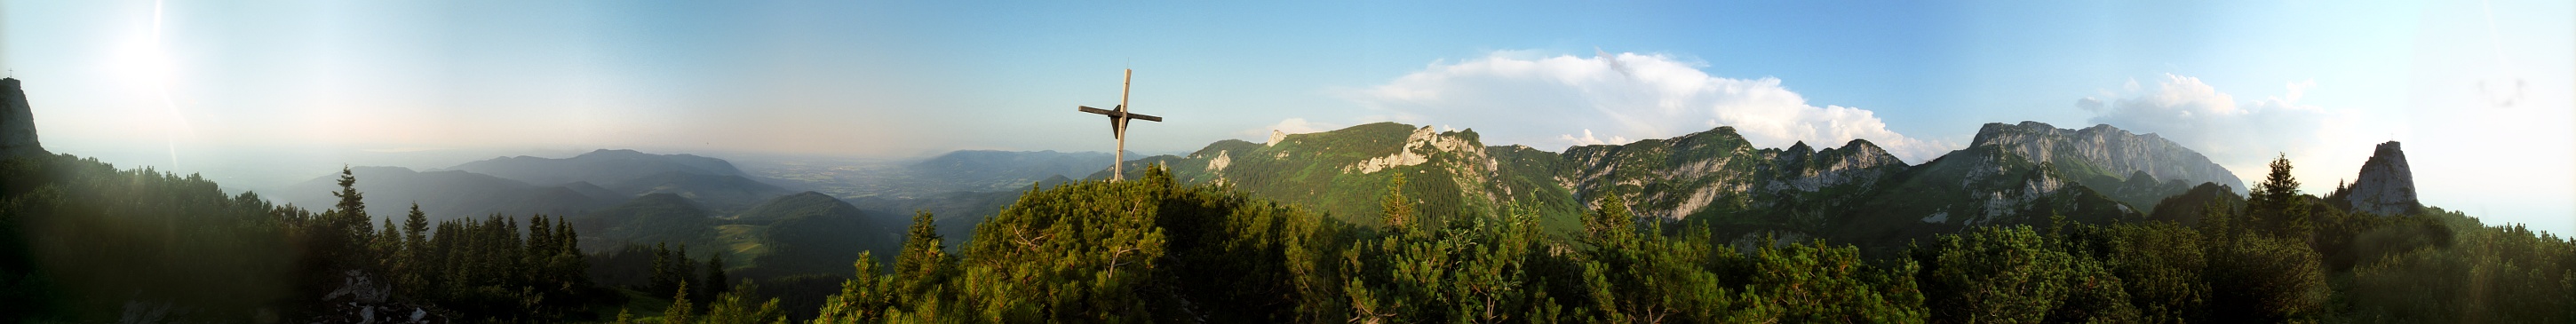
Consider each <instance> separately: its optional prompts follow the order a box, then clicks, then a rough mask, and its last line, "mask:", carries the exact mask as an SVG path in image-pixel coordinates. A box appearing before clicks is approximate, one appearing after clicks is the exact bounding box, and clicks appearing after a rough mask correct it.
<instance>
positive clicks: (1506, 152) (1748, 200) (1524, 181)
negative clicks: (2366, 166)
mask: <svg viewBox="0 0 2576 324" xmlns="http://www.w3.org/2000/svg"><path fill="white" fill-rule="evenodd" d="M1274 138H1277V140H1274V141H1273V142H1272V143H1250V142H1244V141H1236V140H1227V141H1219V142H1217V143H1214V144H1210V145H1208V146H1207V147H1206V148H1204V149H1201V150H1199V151H1198V152H1195V153H1191V154H1189V155H1187V156H1157V157H1150V158H1145V159H1142V160H1139V162H1142V163H1130V164H1129V165H1128V168H1130V169H1131V170H1129V174H1135V173H1136V172H1139V171H1138V170H1140V169H1142V168H1144V167H1145V166H1146V165H1151V164H1161V165H1165V166H1167V167H1169V168H1170V169H1171V170H1172V171H1173V173H1174V175H1175V176H1176V177H1177V178H1179V179H1180V180H1182V181H1186V182H1192V183H1227V184H1232V185H1234V186H1235V187H1236V188H1240V189H1243V190H1245V191H1248V192H1251V193H1252V194H1254V195H1255V196H1257V197H1263V198H1267V199H1273V200H1278V201H1282V202H1287V203H1291V204H1299V205H1305V206H1309V207H1310V208H1315V209H1317V210H1321V211H1325V212H1327V213H1328V214H1329V215H1331V217H1335V218H1340V219H1342V220H1344V221H1348V222H1353V223H1360V224H1375V223H1376V222H1377V220H1376V217H1377V211H1376V209H1377V208H1378V207H1377V203H1376V201H1377V199H1378V197H1380V196H1381V195H1383V194H1384V193H1385V192H1386V189H1385V187H1386V186H1387V184H1389V183H1390V180H1391V179H1392V178H1393V176H1395V175H1403V176H1404V177H1405V178H1406V180H1407V182H1406V183H1407V184H1406V187H1405V188H1404V191H1405V192H1406V193H1407V194H1408V195H1411V196H1413V197H1415V198H1416V199H1419V200H1421V201H1420V202H1421V203H1423V204H1425V205H1427V206H1438V207H1426V208H1422V210H1426V211H1435V212H1436V211H1443V210H1456V211H1460V212H1466V213H1501V212H1505V211H1506V206H1509V205H1514V204H1517V205H1519V206H1521V207H1522V208H1527V209H1529V210H1533V211H1535V212H1536V213H1538V214H1539V215H1540V219H1541V222H1542V224H1543V225H1544V226H1547V227H1548V228H1550V229H1551V230H1552V231H1555V232H1570V231H1574V230H1578V229H1579V225H1577V222H1576V221H1575V219H1577V217H1578V216H1579V215H1580V213H1581V212H1582V211H1584V210H1589V209H1591V208H1594V207H1597V205H1598V204H1599V203H1601V202H1603V201H1604V200H1603V199H1604V198H1606V197H1611V196H1617V197H1620V198H1622V199H1623V200H1625V201H1626V202H1627V203H1628V204H1629V207H1630V208H1631V209H1632V210H1635V211H1636V212H1637V213H1638V214H1639V215H1640V216H1641V217H1656V218H1661V219H1666V220H1670V221H1689V222H1706V223H1711V224H1715V225H1720V226H1718V228H1719V229H1721V230H1723V231H1725V233H1720V234H1721V235H1727V236H1730V237H1733V238H1735V239H1736V240H1738V241H1739V242H1750V241H1753V240H1756V239H1759V238H1761V237H1766V236H1767V237H1774V238H1779V239H1784V240H1797V239H1802V238H1828V239H1834V240H1837V241H1840V242H1849V243H1854V244H1860V245H1863V246H1864V247H1872V248H1891V247H1896V246H1900V245H1902V244H1904V243H1905V242H1907V241H1909V240H1911V239H1915V238H1921V237H1928V236H1929V235H1931V234H1936V233H1946V232H1949V231H1953V230H1956V229H1959V228H1964V227H1967V226H1975V225H1990V224H2036V223H2042V222H2045V221H2046V220H2047V219H2048V218H2049V217H2050V216H2051V215H2063V216H2067V217H2069V218H2072V219H2076V220H2084V221H2112V220H2138V219H2144V217H2146V215H2148V214H2149V213H2151V212H2152V211H2153V209H2154V208H2156V205H2157V204H2158V203H2160V202H2161V200H2162V199H2164V198H2166V197H2170V196H2173V195H2176V194H2181V193H2184V192H2186V191H2188V190H2191V188H2192V187H2193V184H2199V183H2204V182H2205V183H2215V184H2217V185H2219V186H2221V187H2222V188H2241V187H2242V186H2243V184H2242V181H2241V180H2238V179H2236V178H2235V176H2234V175H2233V173H2230V172H2228V171H2227V170H2226V168H2224V167H2220V166H2219V165H2217V164H2216V163H2212V162H2210V161H2209V159H2208V158H2207V157H2205V156H2202V155H2201V154H2199V153H2197V152H2193V151H2191V150H2189V149H2186V148H2183V147H2182V146H2180V145H2177V144H2174V143H2173V142H2172V141H2169V140H2165V139H2163V138H2161V137H2158V136H2155V135H2152V134H2148V135H2139V134H2132V133H2129V132H2127V131H2122V130H2119V129H2117V128H2113V127H2110V126H2107V125H2104V126H2094V127H2090V128H2085V129H2082V130H2070V129H2060V128H2056V127H2053V126H2050V125H2048V124H2043V123H2037V122H2023V123H2018V124H2002V123H1993V124H1986V125H1985V126H1984V127H1982V128H1980V129H1979V131H1978V134H1977V136H1976V138H1977V140H1976V141H1975V142H1974V143H1973V144H1971V145H1970V146H1969V147H1967V148H1964V149H1960V150H1957V151H1953V152H1950V153H1948V154H1945V155H1943V156H1941V157H1939V158H1936V159H1933V160H1931V161H1926V162H1924V163H1923V164H1921V165H1906V164H1905V163H1904V162H1903V161H1900V160H1898V159H1896V158H1895V157H1894V156H1892V155H1889V154H1888V153H1887V152H1886V151H1885V150H1883V149H1881V148H1879V147H1878V146H1877V145H1875V144H1873V143H1870V142H1869V141H1866V140H1853V141H1850V142H1847V143H1843V144H1842V145H1841V146H1839V147H1833V148H1825V149H1816V148H1813V147H1810V146H1808V145H1807V144H1806V143H1803V142H1802V143H1797V144H1795V145H1792V146H1790V147H1788V148H1756V147H1754V146H1753V145H1752V144H1751V143H1750V142H1748V141H1746V140H1745V139H1744V137H1743V136H1741V135H1740V134H1738V133H1737V132H1736V131H1735V129H1734V128H1732V127H1718V128H1715V129H1711V130H1708V131H1704V132H1699V133H1693V134H1687V135H1682V136H1679V137H1675V138H1670V139H1648V140H1642V141H1637V142H1633V143H1628V144H1621V145H1587V146H1576V147H1571V148H1567V149H1566V150H1564V152H1563V153H1553V152H1547V151H1541V150H1537V149H1533V148H1530V147H1526V146H1518V145H1513V146H1485V145H1483V144H1482V143H1481V142H1480V141H1479V136H1478V135H1477V134H1476V133H1475V131H1474V130H1463V131H1451V132H1436V131H1433V130H1432V129H1431V128H1430V127H1414V126H1411V125H1403V124H1396V123H1376V124H1367V125H1359V126H1352V127H1349V128H1344V129H1340V130H1334V131H1329V132H1322V133H1312V134H1294V135H1286V136H1282V137H1274ZM1107 175H1108V174H1107V172H1105V171H1103V172H1098V173H1095V174H1094V175H1092V177H1091V178H1093V179H1100V178H1106V177H1107ZM1452 207H1454V208H1452Z"/></svg>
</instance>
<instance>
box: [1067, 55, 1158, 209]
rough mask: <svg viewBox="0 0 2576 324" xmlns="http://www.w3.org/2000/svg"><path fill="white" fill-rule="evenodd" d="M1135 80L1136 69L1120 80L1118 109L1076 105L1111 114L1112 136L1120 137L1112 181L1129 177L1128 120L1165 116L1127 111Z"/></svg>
mask: <svg viewBox="0 0 2576 324" xmlns="http://www.w3.org/2000/svg"><path fill="white" fill-rule="evenodd" d="M1135 81H1136V70H1132V69H1131V70H1127V79H1126V80H1121V81H1119V83H1118V110H1108V109H1100V108H1091V106H1074V108H1075V109H1074V110H1078V111H1082V112H1087V113H1094V114H1101V115H1105V116H1109V133H1110V136H1111V137H1117V138H1118V151H1117V155H1116V157H1114V158H1113V159H1115V160H1113V161H1111V162H1110V163H1109V179H1110V180H1111V181H1117V180H1126V179H1127V121H1128V120H1137V119H1141V120H1145V121H1150V122H1161V121H1163V117H1154V116H1149V115H1145V114H1138V113H1130V112H1127V88H1128V87H1130V86H1134V85H1135Z"/></svg>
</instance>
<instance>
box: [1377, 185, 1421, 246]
mask: <svg viewBox="0 0 2576 324" xmlns="http://www.w3.org/2000/svg"><path fill="white" fill-rule="evenodd" d="M1394 178H1395V179H1393V180H1387V185H1386V196H1385V197H1384V198H1381V199H1379V201H1378V206H1379V207H1378V208H1379V209H1381V210H1383V211H1384V212H1385V213H1384V214H1383V215H1384V216H1382V217H1384V219H1383V221H1384V222H1385V223H1386V228H1387V229H1388V230H1390V231H1399V232H1401V231H1407V230H1411V229H1414V228H1415V227H1417V226H1415V224H1414V222H1416V220H1415V219H1414V218H1415V217H1414V212H1413V197H1406V196H1404V175H1402V174H1397V175H1395V177H1394Z"/></svg>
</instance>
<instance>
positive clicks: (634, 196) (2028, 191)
mask: <svg viewBox="0 0 2576 324" xmlns="http://www.w3.org/2000/svg"><path fill="white" fill-rule="evenodd" d="M1109 158H1110V157H1109V155H1108V154H1106V153H1093V152H1078V153H1065V152H1054V151H1042V152H998V151H959V152H952V153H949V154H945V155H941V156H938V157H934V158H930V159H925V160H919V161H911V162H904V163H900V164H891V165H888V164H876V165H871V166H867V167H859V168H852V167H845V166H840V167H836V166H830V165H828V164H814V165H791V164H785V163H782V164H779V165H760V166H758V167H757V168H756V169H758V170H760V171H756V172H745V171H744V170H743V169H737V168H736V167H735V165H734V164H733V163H731V162H728V161H725V160H722V159H716V158H708V157H701V156H695V155H686V154H674V155H664V154H648V153H642V152H636V151H629V150H599V151H594V152H591V153H588V154H582V155H580V156H575V157H572V158H564V159H549V158H536V157H524V156H522V157H506V158H496V159H492V160H485V161H477V162H472V163H466V164H463V165H458V166H457V167H454V168H450V169H448V170H443V171H428V172H414V171H411V170H407V169H400V168H375V167H370V168H358V169H357V172H358V173H359V174H358V175H359V183H360V189H361V190H364V191H366V192H368V195H369V196H368V197H369V200H370V207H371V208H373V209H376V210H371V212H374V213H378V214H379V215H399V214H398V213H399V208H401V207H407V202H409V201H421V202H422V203H423V205H422V206H423V208H424V209H426V210H431V211H432V212H433V213H434V214H445V215H462V216H479V215H484V214H491V213H502V214H510V215H524V214H527V213H537V212H542V213H549V214H557V215H579V216H577V217H575V218H574V220H575V222H576V224H577V225H578V226H579V228H580V229H581V230H582V233H584V234H586V236H590V237H589V238H585V242H584V243H585V247H588V248H592V249H596V250H605V249H614V248H617V247H618V246H622V245H624V244H630V243H632V244H650V243H654V242H667V243H674V244H689V245H692V246H705V247H707V248H701V249H696V250H693V251H723V252H724V253H727V254H728V255H731V256H733V257H734V258H733V259H734V261H735V262H734V263H733V264H735V265H736V266H738V267H749V268H752V269H753V270H751V271H753V272H749V273H746V275H761V276H771V275H789V274H799V273H817V272H819V273H832V271H842V270H845V269H841V268H843V267H846V266H847V263H848V261H851V260H853V259H855V258H856V257H857V255H856V252H857V251H861V250H890V249H892V248H894V247H895V246H899V245H900V244H901V240H902V237H901V235H902V230H903V228H904V227H906V226H908V225H909V222H910V217H911V216H912V214H913V213H914V212H916V211H927V212H931V213H932V214H933V215H934V220H935V222H936V223H937V224H938V225H939V226H940V232H941V234H943V235H944V236H946V237H948V240H949V241H950V242H951V245H952V246H962V244H963V242H965V241H966V240H970V239H972V238H970V237H967V236H968V235H969V234H970V233H972V230H973V228H974V226H975V225H976V224H978V223H980V222H981V221H982V220H983V219H984V218H985V217H989V216H991V215H993V214H995V213H997V212H999V211H1000V210H1001V209H1003V208H1005V207H1006V206H1008V205H1009V204H1010V203H1012V202H1013V201H1016V200H1017V199H1018V197H1019V195H1020V194H1021V193H1023V192H1025V190H1028V189H1029V188H1032V187H1037V188H1044V187H1049V186H1052V185H1053V184H1057V183H1063V182H1068V181H1072V179H1071V178H1070V177H1067V175H1070V174H1081V173H1088V174H1089V175H1088V178H1090V179H1103V178H1106V177H1107V176H1108V172H1107V171H1108V170H1107V168H1105V167H1104V166H1105V164H1106V163H1104V162H1107V161H1104V160H1107V159H1109ZM1155 164H1160V165H1164V166H1167V167H1169V169H1170V170H1171V171H1172V172H1173V174H1174V176H1175V177H1176V178H1177V179H1178V180H1180V181H1183V182H1186V183H1221V184H1227V185H1231V186H1234V187H1235V188H1238V189H1240V190H1243V191H1245V192H1247V193H1250V194H1252V195H1254V196H1255V197H1259V198H1264V199H1270V200H1275V201H1280V202H1284V203H1289V204H1294V205H1301V206H1304V207H1305V208H1310V209H1313V210H1318V211H1323V212H1325V215H1328V217H1333V218H1337V219H1340V220H1343V221H1346V222H1351V223H1357V224H1364V225H1365V224H1375V223H1377V222H1378V220H1377V217H1378V215H1377V213H1378V210H1377V209H1378V200H1379V198H1380V197H1382V196H1383V195H1384V194H1385V192H1386V189H1387V186H1388V184H1390V183H1391V181H1392V180H1393V178H1394V177H1396V176H1398V175H1401V176H1403V177H1404V178H1405V179H1406V182H1405V187H1404V190H1405V192H1406V193H1407V196H1409V197H1412V198H1414V199H1417V200H1418V203H1421V204H1422V208H1420V210H1422V211H1423V212H1425V213H1433V214H1453V213H1465V214H1475V213H1484V214H1491V213H1503V212H1507V211H1510V210H1515V209H1517V210H1527V211H1529V212H1532V213H1535V214H1538V215H1539V216H1540V221H1541V225H1542V226H1543V227H1545V228H1547V229H1548V230H1549V231H1550V232H1553V233H1570V232H1573V231H1579V230H1580V227H1581V226H1580V225H1579V222H1578V221H1576V220H1577V219H1578V217H1579V216H1580V215H1581V213H1583V212H1584V211H1586V210H1591V209H1594V208H1597V207H1599V204H1601V203H1603V202H1604V201H1605V200H1604V199H1605V198H1608V197H1613V196H1615V197H1619V198H1621V199H1622V200H1624V201H1625V202H1627V204H1628V207H1629V208H1631V209H1632V210H1634V211H1636V213H1637V214H1638V215H1639V216H1640V217H1650V218H1655V219H1662V220H1665V221H1670V222H1698V223H1706V224H1711V225H1717V226H1716V227H1714V228H1715V229H1717V230H1718V231H1720V233H1717V234H1719V235H1722V237H1721V238H1722V239H1727V240H1731V241H1733V242H1736V243H1738V244H1753V243H1756V242H1760V241H1761V240H1762V239H1764V238H1771V239H1778V240H1783V241H1797V240H1806V239H1828V240H1833V241H1836V242H1838V243H1850V244H1857V245H1861V246H1863V247H1864V248H1865V249H1866V250H1870V251H1887V250H1892V249H1894V248H1900V247H1901V246H1902V245H1904V244H1907V243H1908V242H1911V241H1912V240H1915V239H1920V238H1924V237H1929V236H1930V235H1933V234H1939V233H1948V232H1952V231H1956V230H1959V229H1963V228H1967V227H1970V226H1979V225H1994V224H2041V223H2044V222H2046V221H2047V220H2048V219H2049V218H2050V217H2051V216H2065V217H2068V218H2070V219H2074V220H2079V221H2091V222H2107V221H2137V220H2146V219H2151V218H2153V219H2168V220H2182V221H2188V219H2189V218H2196V216H2197V213H2185V211H2189V210H2197V209H2198V207H2199V206H2201V205H2202V204H2204V203H2207V202H2210V201H2213V200H2215V201H2218V202H2220V203H2238V204H2241V203H2242V198H2239V197H2238V196H2237V195H2238V192H2239V191H2241V189H2240V188H2242V187H2243V184H2242V180H2239V179H2237V178H2236V177H2235V176H2234V174H2233V173H2231V172H2229V171H2228V170H2227V169H2225V168H2223V167H2220V166H2218V165H2217V164H2215V163H2212V162H2210V161H2209V159H2208V158H2206V157H2204V156H2202V155H2201V154H2199V153H2197V152H2193V151H2191V150H2189V149H2187V148H2183V147H2181V146H2180V145H2176V144H2174V143H2173V142H2172V141H2168V140H2165V139H2163V138H2161V137H2158V136H2156V135H2153V134H2144V135H2141V134H2133V133H2130V132H2127V131H2123V130H2120V129H2117V128H2113V127H2110V126H2093V127H2088V128H2084V129H2080V130H2078V129H2061V128H2056V127H2054V126H2050V125H2048V124H2043V123H2036V122H2022V123H2016V124H2003V123H1993V124H1986V125H1984V126H1983V127H1981V128H1980V129H1979V131H1978V134H1977V136H1976V140H1975V142H1973V143H1971V144H1970V145H1969V147H1967V148H1963V149H1960V150H1957V151H1952V152H1950V153H1948V154H1945V155H1942V156H1940V157H1938V158H1935V159H1932V160H1930V161H1925V162H1923V163H1922V164H1919V165H1908V164H1906V163H1904V161H1901V160H1899V159H1897V158H1896V157H1895V156H1893V155H1890V154H1889V153H1888V152H1887V151H1886V150H1884V149H1881V148H1880V147H1878V146H1877V145H1876V144H1874V143H1871V142H1869V141H1867V140H1852V141H1848V142H1845V143H1840V144H1839V145H1838V146H1833V147H1813V146H1809V145H1808V143H1803V142H1801V143H1796V144H1794V145H1791V146H1790V147H1786V148H1758V147H1754V146H1753V145H1752V144H1751V143H1750V142H1748V141H1747V140H1746V139H1745V138H1744V137H1743V136H1742V135H1740V134H1738V133H1737V132H1736V130H1735V129H1734V128H1731V127H1718V128H1715V129H1710V130H1708V131H1703V132H1698V133H1692V134H1687V135H1682V136H1679V137H1674V138H1667V139H1648V140H1643V141H1637V142H1633V143H1627V144H1620V145H1587V146H1576V147H1570V148H1566V149H1565V150H1563V151H1562V152H1548V151H1542V150H1538V149H1535V148H1531V147H1527V146H1519V145H1510V146H1486V145H1484V144H1483V143H1481V141H1480V138H1479V136H1478V135H1477V134H1476V133H1475V131H1473V130H1462V131H1449V132H1439V131H1434V130H1433V129H1432V128H1429V127H1416V126H1411V125H1404V124H1396V123H1376V124H1367V125H1359V126H1353V127H1349V128H1344V129H1340V130H1334V131H1328V132H1321V133H1310V134H1293V135H1283V136H1278V137H1274V140H1272V141H1271V143H1251V142H1245V141H1239V140H1225V141H1218V142H1216V143H1211V144H1209V145H1208V146H1206V147H1205V148H1202V149H1200V150H1198V151H1196V152H1192V153H1189V154H1187V155H1163V156H1154V157H1148V158H1142V159H1139V160H1136V161H1134V162H1130V163H1128V164H1127V166H1128V167H1129V168H1131V170H1130V174H1136V173H1137V172H1141V169H1142V168H1145V167H1146V166H1148V165H1155ZM799 168H801V169H799ZM871 168H873V171H867V172H860V173H838V174H836V173H814V172H811V171H813V170H825V169H828V170H845V171H846V170H849V169H871ZM753 173H759V174H773V175H781V178H789V179H791V180H770V181H775V182H782V183H791V184H793V185H797V186H804V187H817V188H849V187H831V186H829V185H830V184H831V183H833V182H841V183H845V184H848V185H853V186H862V187H873V188H879V189H874V190H878V191H877V194H870V195H846V194H833V193H827V192H815V191H807V192H802V193H795V192H793V191H791V189H786V188H782V187H780V186H777V185H773V184H770V183H769V182H764V181H761V180H758V179H761V177H755V176H752V175H751V174H753ZM851 175H859V176H861V177H853V176H851ZM334 179H335V178H333V177H324V178H317V179H315V180H313V181H310V182H307V183H305V184H301V185H299V186H298V187H296V188H298V189H296V190H294V192H297V193H301V195H300V196H295V200H290V201H293V202H296V203H297V204H298V205H304V206H327V205H328V204H329V203H330V202H331V201H332V199H331V197H330V196H329V194H328V192H329V191H330V189H332V186H331V185H332V183H331V182H330V180H334ZM2383 182H2385V181H2383ZM306 192H309V193H306ZM845 197H846V198H845ZM2178 199H2179V200H2178ZM2177 206H2180V207H2177ZM2174 208H2180V209H2185V210H2172V211H2159V209H2174ZM880 257H891V254H888V255H881V256H880Z"/></svg>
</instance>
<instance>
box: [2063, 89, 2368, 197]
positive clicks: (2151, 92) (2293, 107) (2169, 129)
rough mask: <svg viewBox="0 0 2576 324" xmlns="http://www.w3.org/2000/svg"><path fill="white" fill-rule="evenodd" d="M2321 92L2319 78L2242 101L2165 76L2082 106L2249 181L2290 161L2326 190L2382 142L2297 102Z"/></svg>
mask: <svg viewBox="0 0 2576 324" xmlns="http://www.w3.org/2000/svg"><path fill="white" fill-rule="evenodd" d="M2316 86H2317V84H2316V81H2314V80H2307V81H2300V82H2291V83H2288V84H2285V85H2283V90H2284V91H2283V92H2282V95H2280V96H2275V97H2265V98H2262V99H2258V100H2250V101H2239V100H2237V99H2236V97H2235V96H2232V95H2229V94H2227V93H2225V92H2220V91H2218V89H2217V88H2216V87H2211V86H2210V85H2209V84H2207V83H2203V82H2201V81H2200V78H2194V77H2187V76H2180V75H2172V74H2167V75H2164V77H2163V78H2162V79H2161V80H2156V82H2155V88H2154V89H2146V88H2144V87H2141V86H2139V84H2138V82H2137V81H2136V80H2130V82H2129V83H2128V84H2127V85H2124V86H2123V87H2122V88H2123V90H2124V91H2123V92H2125V93H2109V94H2108V95H2110V96H2112V98H2109V99H2096V98H2091V97H2087V98H2084V99H2081V100H2077V101H2076V107H2077V108H2079V109H2084V110H2086V111H2090V112H2093V113H2094V116H2093V117H2092V119H2091V121H2092V122H2094V123H2101V124H2110V125H2111V126H2114V127H2119V128H2121V129H2126V130H2129V131H2132V132H2140V133H2156V134H2157V135H2159V136H2162V137H2164V138H2166V139H2170V140H2173V141H2174V142H2175V143H2181V144H2182V145H2183V146H2186V147H2190V148H2191V149H2192V150H2193V151H2199V152H2200V153H2201V154H2203V155H2208V156H2209V158H2210V159H2211V160H2214V162H2218V164H2219V165H2221V166H2225V167H2227V169H2228V170H2229V171H2233V172H2236V175H2237V177H2239V178H2244V179H2246V180H2247V181H2249V182H2251V181H2255V180H2259V179H2262V177H2263V174H2264V173H2265V172H2268V171H2267V170H2268V169H2267V168H2266V167H2265V166H2264V164H2265V163H2267V162H2270V161H2271V159H2272V158H2274V157H2278V156H2282V155H2287V156H2288V157H2289V158H2290V161H2291V162H2292V163H2293V164H2294V165H2296V166H2299V168H2296V169H2294V171H2298V172H2295V173H2294V174H2293V175H2295V176H2298V177H2299V178H2301V179H2304V181H2302V182H2305V183H2306V184H2307V185H2310V187H2322V186H2330V185H2331V183H2328V182H2325V181H2327V180H2325V179H2341V178H2350V177H2352V175H2351V174H2347V172H2349V171H2351V170H2352V168H2353V167H2357V166H2358V165H2359V164H2360V163H2361V161H2362V160H2364V159H2367V158H2368V157H2369V154H2370V153H2369V152H2370V151H2369V147H2370V145H2373V144H2376V143H2375V142H2373V141H2369V140H2355V138H2363V137H2365V136H2356V135H2358V134H2355V131H2356V129H2355V127H2354V124H2355V123H2356V120H2357V117H2356V116H2354V115H2353V114H2351V113H2348V112H2343V111H2335V110H2328V109H2325V108H2324V107H2319V106H2316V105H2310V104H2305V103H2301V102H2299V99H2301V98H2302V97H2305V96H2306V95H2307V91H2308V89H2310V88H2314V87H2316ZM2249 184H2250V183H2249Z"/></svg>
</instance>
